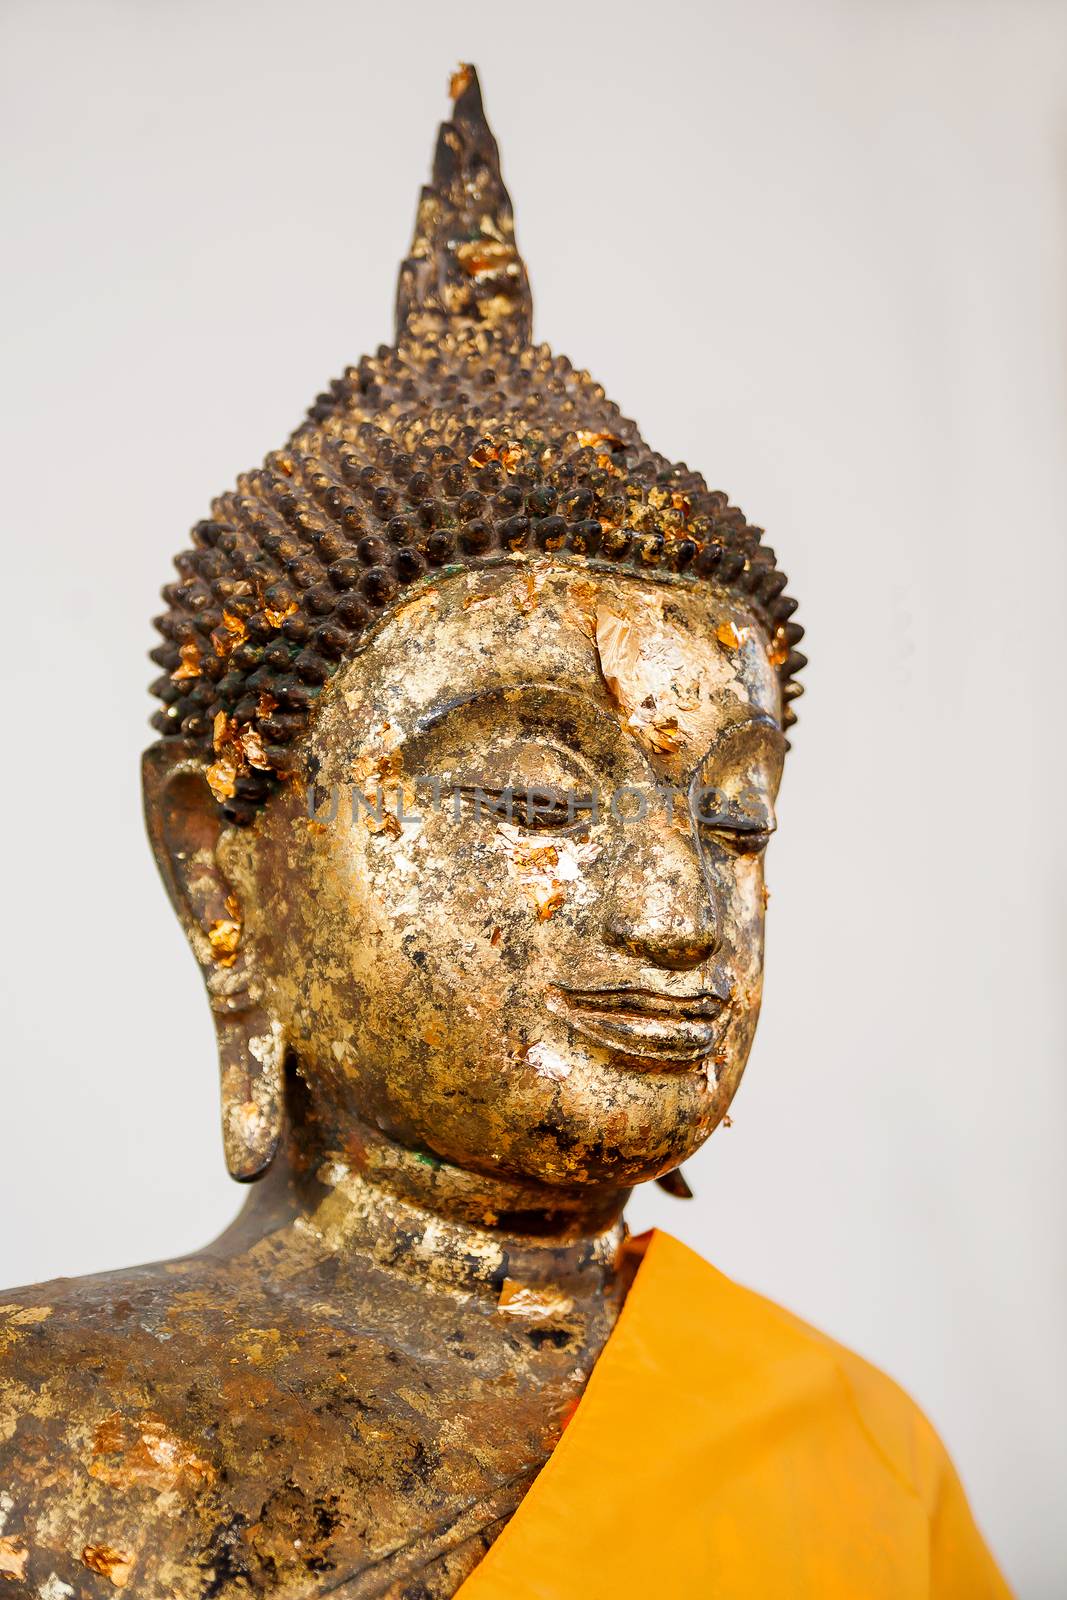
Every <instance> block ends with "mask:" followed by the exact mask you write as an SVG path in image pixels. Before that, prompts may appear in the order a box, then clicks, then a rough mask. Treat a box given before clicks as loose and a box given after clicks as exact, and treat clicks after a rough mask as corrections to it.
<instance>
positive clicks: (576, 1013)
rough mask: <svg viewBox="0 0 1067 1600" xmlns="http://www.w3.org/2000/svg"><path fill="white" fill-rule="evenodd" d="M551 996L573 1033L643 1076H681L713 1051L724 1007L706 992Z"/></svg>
mask: <svg viewBox="0 0 1067 1600" xmlns="http://www.w3.org/2000/svg"><path fill="white" fill-rule="evenodd" d="M555 994H556V995H558V997H559V999H560V1000H561V1001H562V1002H563V1004H562V1007H561V1008H560V1009H562V1010H563V1011H564V1014H565V1015H566V1018H567V1021H568V1022H569V1023H570V1026H571V1027H572V1028H573V1029H574V1031H575V1033H578V1034H581V1035H584V1037H585V1038H587V1039H590V1040H592V1041H593V1043H594V1044H599V1045H606V1046H607V1048H608V1049H610V1050H614V1051H617V1052H618V1053H620V1054H622V1055H625V1056H626V1057H627V1060H628V1061H629V1063H630V1064H631V1065H632V1066H636V1067H639V1069H641V1070H644V1071H653V1070H655V1069H656V1068H659V1069H661V1070H668V1071H670V1070H674V1071H684V1070H685V1069H686V1068H688V1067H692V1066H694V1065H695V1064H696V1063H697V1062H699V1061H703V1060H704V1059H705V1058H706V1057H707V1056H709V1055H710V1054H711V1052H712V1050H713V1049H714V1048H715V1044H716V1041H717V1039H718V1035H719V1033H720V1027H719V1018H720V1016H721V1014H722V1012H723V1011H724V1010H725V1008H726V1005H727V1001H726V1000H725V999H724V998H723V997H722V996H720V995H717V994H713V993H712V992H711V991H710V990H708V989H699V990H696V991H695V992H694V993H692V994H683V995H679V994H670V993H668V992H667V991H665V990H662V989H638V988H628V987H623V988H618V989H565V988H563V987H558V988H557V989H556V990H555Z"/></svg>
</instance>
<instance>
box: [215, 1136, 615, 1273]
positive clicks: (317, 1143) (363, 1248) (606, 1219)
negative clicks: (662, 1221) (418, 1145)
mask: <svg viewBox="0 0 1067 1600" xmlns="http://www.w3.org/2000/svg"><path fill="white" fill-rule="evenodd" d="M628 1196H629V1190H628V1189H620V1188H615V1187H608V1186H603V1187H594V1188H590V1189H588V1190H563V1189H554V1188H550V1187H549V1186H547V1185H540V1184H534V1183H528V1182H522V1181H516V1180H512V1179H508V1178H503V1177H500V1176H498V1175H486V1174H484V1173H478V1172H472V1171H470V1170H468V1169H466V1168H462V1167H456V1166H453V1165H451V1164H450V1163H448V1162H444V1161H442V1160H440V1159H439V1158H438V1157H436V1156H434V1155H431V1154H429V1153H428V1152H425V1151H419V1150H412V1149H408V1148H405V1146H403V1145H402V1144H400V1143H398V1142H397V1141H395V1140H393V1139H390V1138H387V1137H386V1136H385V1135H384V1134H382V1133H380V1132H378V1131H377V1130H372V1129H370V1128H368V1127H366V1126H365V1125H362V1124H361V1125H354V1124H352V1123H349V1124H348V1125H347V1126H346V1127H345V1129H344V1130H343V1134H339V1133H337V1132H334V1133H332V1134H330V1135H324V1133H323V1129H322V1126H321V1124H320V1123H319V1122H318V1121H317V1120H316V1119H310V1118H307V1119H301V1120H299V1121H296V1120H293V1119H290V1122H289V1125H288V1127H287V1130H286V1135H285V1138H284V1140H283V1142H282V1145H281V1148H280V1149H279V1152H278V1154H277V1156H276V1157H275V1160H274V1162H273V1164H272V1166H271V1168H270V1170H269V1172H268V1173H267V1174H266V1175H265V1176H264V1178H263V1179H261V1180H260V1181H259V1182H258V1183H256V1184H255V1185H254V1186H253V1188H252V1190H251V1191H250V1193H249V1197H248V1200H247V1202H246V1204H245V1206H244V1209H243V1210H242V1212H241V1214H240V1216H239V1217H238V1218H237V1220H236V1221H235V1222H234V1224H233V1226H232V1227H231V1228H230V1229H228V1230H227V1231H226V1233H224V1234H223V1235H222V1236H221V1238H220V1239H218V1240H217V1241H216V1242H215V1244H214V1245H212V1246H210V1247H209V1248H210V1250H211V1252H212V1253H213V1254H217V1253H224V1254H227V1255H234V1254H238V1253H244V1252H246V1251H248V1250H249V1249H252V1248H254V1246H255V1245H256V1244H257V1243H258V1242H259V1241H260V1240H263V1239H264V1238H265V1237H266V1236H267V1235H270V1236H271V1237H272V1239H273V1241H275V1243H276V1245H280V1246H282V1247H283V1248H288V1247H289V1246H291V1247H292V1248H294V1249H295V1248H296V1247H297V1245H298V1244H299V1251H300V1255H301V1257H302V1258H307V1257H309V1256H310V1258H312V1259H321V1260H322V1261H323V1262H325V1261H327V1260H330V1261H332V1262H333V1263H334V1264H335V1266H336V1269H337V1270H338V1271H340V1272H341V1273H346V1274H356V1275H358V1274H360V1273H361V1272H362V1273H365V1272H369V1271H374V1272H386V1273H387V1274H389V1275H390V1276H391V1277H397V1278H401V1279H407V1280H411V1281H414V1282H416V1283H418V1282H421V1283H423V1284H424V1285H425V1287H427V1288H428V1289H434V1288H436V1289H441V1290H445V1291H452V1292H458V1293H460V1294H462V1295H464V1296H467V1295H472V1296H475V1297H476V1298H479V1299H487V1300H491V1301H493V1302H494V1303H495V1302H496V1301H497V1300H498V1299H499V1298H500V1296H501V1294H503V1295H505V1297H506V1296H507V1295H508V1294H509V1293H511V1292H514V1290H515V1288H516V1287H521V1288H522V1289H523V1290H525V1291H527V1292H534V1293H539V1292H540V1293H545V1294H559V1295H564V1296H566V1297H568V1298H570V1299H571V1300H572V1301H574V1302H580V1301H582V1300H585V1299H587V1298H590V1297H591V1298H595V1299H603V1297H604V1296H605V1295H608V1294H610V1293H611V1292H612V1287H613V1285H614V1281H615V1267H616V1258H617V1257H618V1254H619V1250H620V1247H621V1245H622V1242H623V1239H624V1236H625V1228H624V1225H623V1222H622V1210H623V1206H624V1205H625V1202H626V1200H627V1198H628Z"/></svg>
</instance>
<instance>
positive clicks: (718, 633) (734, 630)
mask: <svg viewBox="0 0 1067 1600" xmlns="http://www.w3.org/2000/svg"><path fill="white" fill-rule="evenodd" d="M715 637H716V639H718V641H719V643H720V644H724V645H725V646H726V648H727V650H736V649H738V647H739V646H740V645H743V644H744V642H745V640H746V639H747V638H748V629H747V628H739V627H738V626H737V624H736V623H735V622H720V623H719V626H718V627H717V628H716V629H715Z"/></svg>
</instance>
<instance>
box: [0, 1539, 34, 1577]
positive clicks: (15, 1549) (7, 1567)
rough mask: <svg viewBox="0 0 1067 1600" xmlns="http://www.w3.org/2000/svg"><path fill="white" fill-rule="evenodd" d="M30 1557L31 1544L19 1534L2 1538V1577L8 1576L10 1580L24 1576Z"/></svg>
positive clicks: (0, 1550) (0, 1554)
mask: <svg viewBox="0 0 1067 1600" xmlns="http://www.w3.org/2000/svg"><path fill="white" fill-rule="evenodd" d="M29 1557H30V1551H29V1546H28V1545H27V1543H26V1541H25V1539H20V1538H19V1537H18V1535H17V1534H11V1535H9V1536H8V1537H7V1538H6V1539H0V1578H7V1579H8V1581H9V1582H10V1581H13V1580H14V1579H15V1578H20V1579H21V1578H24V1577H25V1576H26V1562H27V1561H28V1560H29Z"/></svg>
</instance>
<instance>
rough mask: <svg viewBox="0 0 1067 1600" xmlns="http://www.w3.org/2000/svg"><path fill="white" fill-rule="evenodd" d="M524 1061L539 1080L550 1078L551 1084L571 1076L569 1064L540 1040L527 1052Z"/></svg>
mask: <svg viewBox="0 0 1067 1600" xmlns="http://www.w3.org/2000/svg"><path fill="white" fill-rule="evenodd" d="M526 1060H527V1061H528V1062H529V1064H530V1066H531V1067H533V1069H534V1071H535V1072H536V1073H537V1076H538V1077H539V1078H550V1079H551V1080H552V1081H553V1082H555V1083H560V1082H562V1080H563V1079H564V1078H569V1077H570V1075H571V1064H570V1062H569V1061H566V1060H565V1059H564V1058H563V1056H561V1055H560V1054H559V1053H558V1051H556V1050H553V1049H551V1048H550V1047H549V1046H548V1045H547V1044H543V1043H541V1041H540V1040H539V1041H538V1042H537V1044H532V1045H531V1046H530V1048H529V1049H528V1050H527V1052H526Z"/></svg>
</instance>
